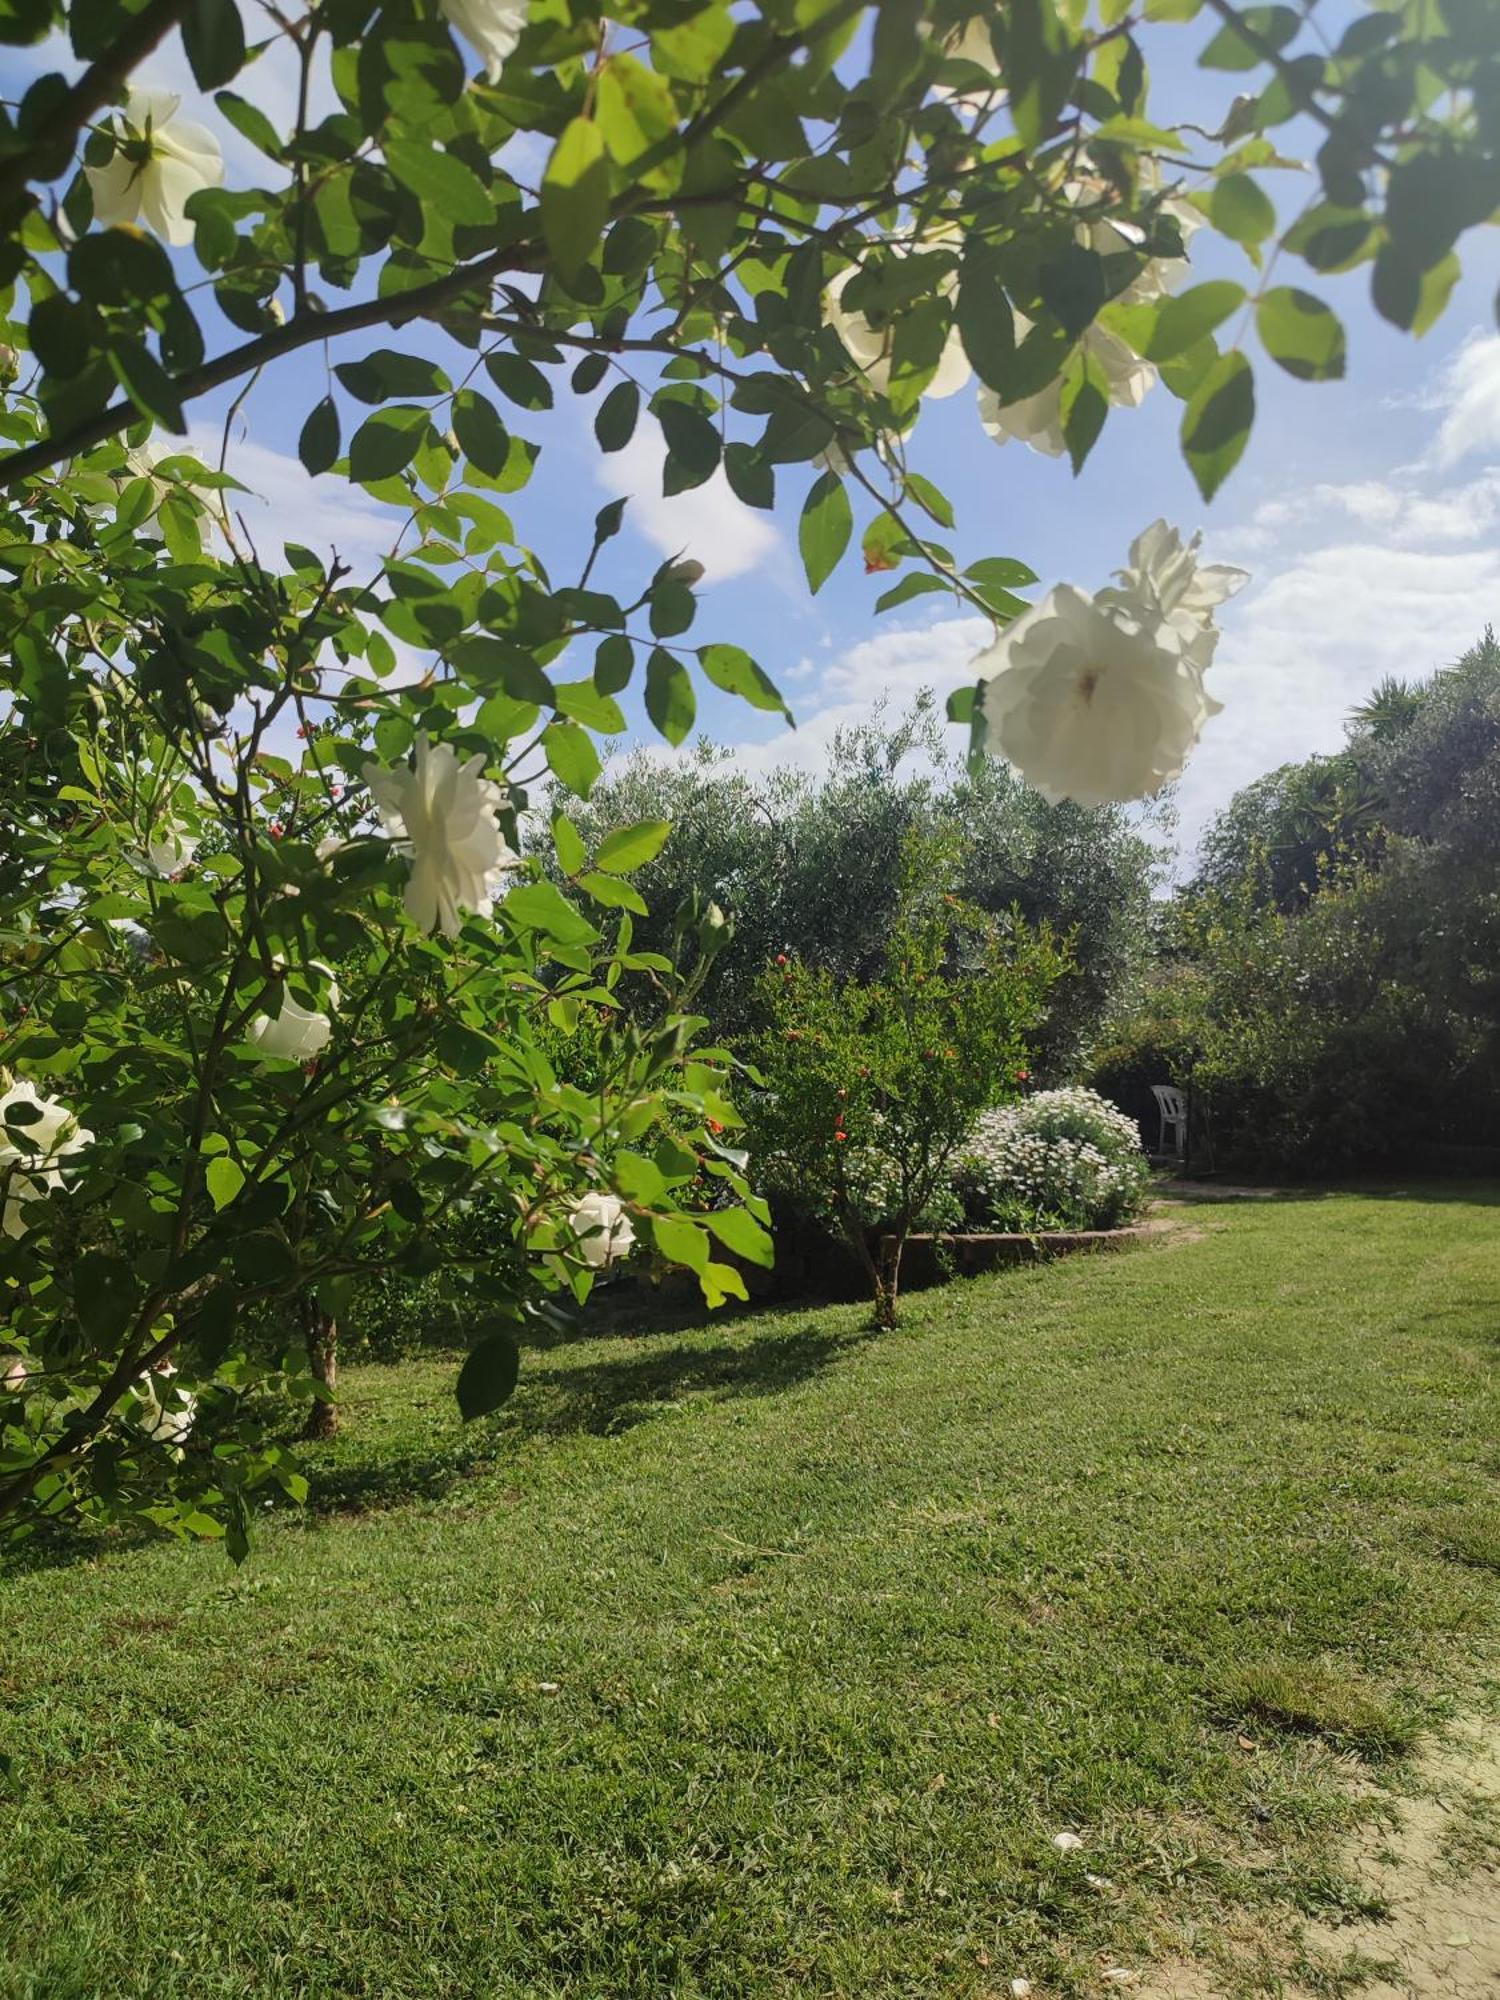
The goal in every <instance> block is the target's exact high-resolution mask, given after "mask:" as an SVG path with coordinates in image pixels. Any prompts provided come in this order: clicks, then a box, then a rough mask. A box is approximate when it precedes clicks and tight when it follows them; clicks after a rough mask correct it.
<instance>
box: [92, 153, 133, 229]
mask: <svg viewBox="0 0 1500 2000" xmlns="http://www.w3.org/2000/svg"><path fill="white" fill-rule="evenodd" d="M83 171H84V173H85V175H86V176H87V178H88V184H89V187H90V188H91V189H92V191H93V196H94V220H95V221H96V222H97V223H98V224H99V226H100V228H101V229H111V228H113V227H114V226H115V225H116V224H117V223H121V222H134V221H135V219H136V217H137V216H138V215H139V214H140V212H141V176H140V174H139V172H138V171H137V169H136V166H135V163H134V161H132V160H128V159H127V158H126V157H125V155H124V154H123V153H116V154H115V156H114V158H113V159H112V160H106V161H105V163H104V165H103V166H102V167H85V168H84V170H83Z"/></svg>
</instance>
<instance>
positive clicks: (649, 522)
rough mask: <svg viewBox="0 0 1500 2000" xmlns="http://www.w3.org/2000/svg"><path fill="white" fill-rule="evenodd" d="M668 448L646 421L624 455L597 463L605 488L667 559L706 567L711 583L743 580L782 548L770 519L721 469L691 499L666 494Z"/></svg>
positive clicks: (680, 495) (683, 494) (617, 453)
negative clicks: (622, 501) (738, 491)
mask: <svg viewBox="0 0 1500 2000" xmlns="http://www.w3.org/2000/svg"><path fill="white" fill-rule="evenodd" d="M666 455H667V447H666V443H665V441H664V440H663V438H662V434H661V431H660V429H659V427H658V426H657V425H656V424H655V423H652V422H649V421H643V422H642V423H641V424H639V425H638V426H637V428H636V433H635V436H634V437H633V438H632V439H631V440H630V443H629V444H628V445H626V447H625V449H624V450H623V451H617V452H613V453H611V454H609V455H608V456H607V457H602V458H597V459H596V461H595V470H596V475H597V477H598V480H599V483H600V485H601V486H602V487H603V488H604V490H605V491H606V492H607V493H610V494H612V495H613V496H614V497H615V498H616V499H626V500H629V502H630V506H629V508H628V509H627V511H626V516H625V518H626V520H627V522H628V523H629V524H630V525H631V526H632V527H634V528H636V529H637V530H638V531H639V532H640V533H641V534H643V535H644V536H645V537H646V539H647V540H648V541H649V542H652V543H654V545H655V546H656V547H657V548H658V549H660V550H661V552H662V554H663V555H664V556H677V555H682V556H688V557H691V558H692V559H693V560H694V561H696V562H701V563H702V565H703V567H704V570H705V571H706V573H707V574H706V579H705V580H706V581H707V582H708V583H724V582H726V581H727V580H728V578H730V577H732V576H743V575H744V574H745V572H746V571H747V570H751V569H755V568H756V567H757V566H758V565H759V564H760V563H762V562H765V561H766V560H768V558H769V557H770V556H771V555H772V554H773V553H774V552H775V550H776V549H777V548H778V547H779V545H780V543H779V537H778V536H777V533H776V530H775V528H773V527H772V525H771V522H770V519H769V517H768V516H767V515H765V514H762V513H759V512H758V511H757V510H756V509H755V508H753V507H747V506H746V505H745V504H744V502H743V501H741V500H737V499H736V498H735V496H734V493H733V491H732V490H731V488H730V485H729V481H728V480H727V479H726V478H725V477H724V474H723V471H722V469H721V470H720V471H718V472H716V473H715V474H714V475H713V477H712V479H709V480H706V481H705V482H704V483H703V485H702V486H695V487H694V488H693V490H692V491H691V492H690V493H673V494H671V495H666V494H663V492H662V490H661V473H662V466H663V464H664V463H665V461H666Z"/></svg>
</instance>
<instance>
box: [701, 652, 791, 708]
mask: <svg viewBox="0 0 1500 2000" xmlns="http://www.w3.org/2000/svg"><path fill="white" fill-rule="evenodd" d="M698 662H699V665H700V666H701V667H702V668H703V671H704V673H705V674H706V675H707V676H708V678H709V680H711V681H712V682H713V684H714V686H715V687H716V688H722V689H723V691H724V693H725V694H733V695H738V696H739V698H740V700H741V701H748V702H749V704H750V706H751V707H752V708H760V709H765V710H766V711H767V712H768V713H769V714H772V715H784V716H785V717H786V719H787V721H788V722H790V721H791V719H792V712H791V710H790V709H789V708H788V707H787V705H786V703H785V702H784V701H783V700H782V698H781V696H780V694H779V693H778V692H777V690H776V687H775V685H774V683H773V682H772V681H771V680H770V679H769V678H768V677H767V676H766V674H765V673H764V672H762V670H761V669H760V668H759V667H758V666H757V665H756V664H755V662H754V660H752V659H751V657H750V655H749V654H748V653H747V652H746V651H745V650H744V649H743V647H740V646H704V647H703V648H702V649H701V650H700V651H699V654H698Z"/></svg>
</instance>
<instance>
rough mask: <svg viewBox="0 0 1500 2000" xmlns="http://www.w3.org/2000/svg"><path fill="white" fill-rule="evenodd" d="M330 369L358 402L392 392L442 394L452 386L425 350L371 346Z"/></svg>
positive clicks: (381, 399)
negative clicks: (410, 351)
mask: <svg viewBox="0 0 1500 2000" xmlns="http://www.w3.org/2000/svg"><path fill="white" fill-rule="evenodd" d="M333 372H334V374H335V375H337V377H338V378H339V381H340V383H341V384H342V385H343V387H344V388H346V389H347V390H348V391H349V394H350V395H351V396H357V397H358V398H359V400H360V402H362V403H384V402H388V401H389V400H390V398H391V397H392V396H399V397H402V398H405V397H407V396H446V395H447V393H448V391H449V390H450V389H451V388H452V386H453V385H452V383H451V382H450V381H449V380H448V377H447V376H446V375H445V374H444V373H443V371H442V369H441V368H439V367H438V365H437V363H436V362H435V361H429V360H428V358H427V356H426V355H425V354H400V353H397V351H396V350H395V349H394V348H391V347H377V348H374V349H372V351H371V352H370V353H369V354H363V355H361V356H360V358H359V360H358V361H340V362H339V363H338V364H337V366H336V367H335V368H334V371H333Z"/></svg>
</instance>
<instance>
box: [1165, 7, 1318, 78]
mask: <svg viewBox="0 0 1500 2000" xmlns="http://www.w3.org/2000/svg"><path fill="white" fill-rule="evenodd" d="M1148 11H1149V10H1148ZM1153 18H1160V17H1159V16H1155V15H1153ZM1239 18H1240V19H1241V20H1242V21H1243V22H1244V24H1245V26H1246V27H1247V28H1248V29H1249V30H1250V33H1251V35H1253V36H1254V37H1255V38H1256V39H1255V40H1254V41H1251V40H1249V39H1247V37H1246V36H1244V35H1242V34H1241V33H1240V32H1239V30H1238V29H1237V28H1235V27H1233V26H1225V27H1222V28H1220V30H1219V32H1218V34H1216V35H1215V36H1214V38H1213V40H1212V41H1211V42H1210V43H1209V45H1208V47H1207V48H1206V49H1205V50H1204V51H1203V53H1202V55H1201V56H1199V58H1198V64H1199V67H1200V68H1201V69H1228V70H1245V69H1256V68H1258V67H1259V65H1260V64H1261V63H1263V62H1264V61H1265V55H1264V52H1263V50H1262V48H1261V47H1260V44H1268V45H1269V46H1270V47H1271V48H1273V49H1275V50H1276V51H1277V52H1278V53H1279V52H1280V51H1281V50H1282V49H1284V48H1285V47H1286V45H1287V43H1288V42H1291V41H1295V39H1296V36H1297V30H1298V29H1299V28H1300V27H1301V25H1302V19H1301V16H1300V15H1299V14H1298V13H1297V11H1296V9H1295V8H1293V7H1244V8H1241V9H1240V10H1239Z"/></svg>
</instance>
